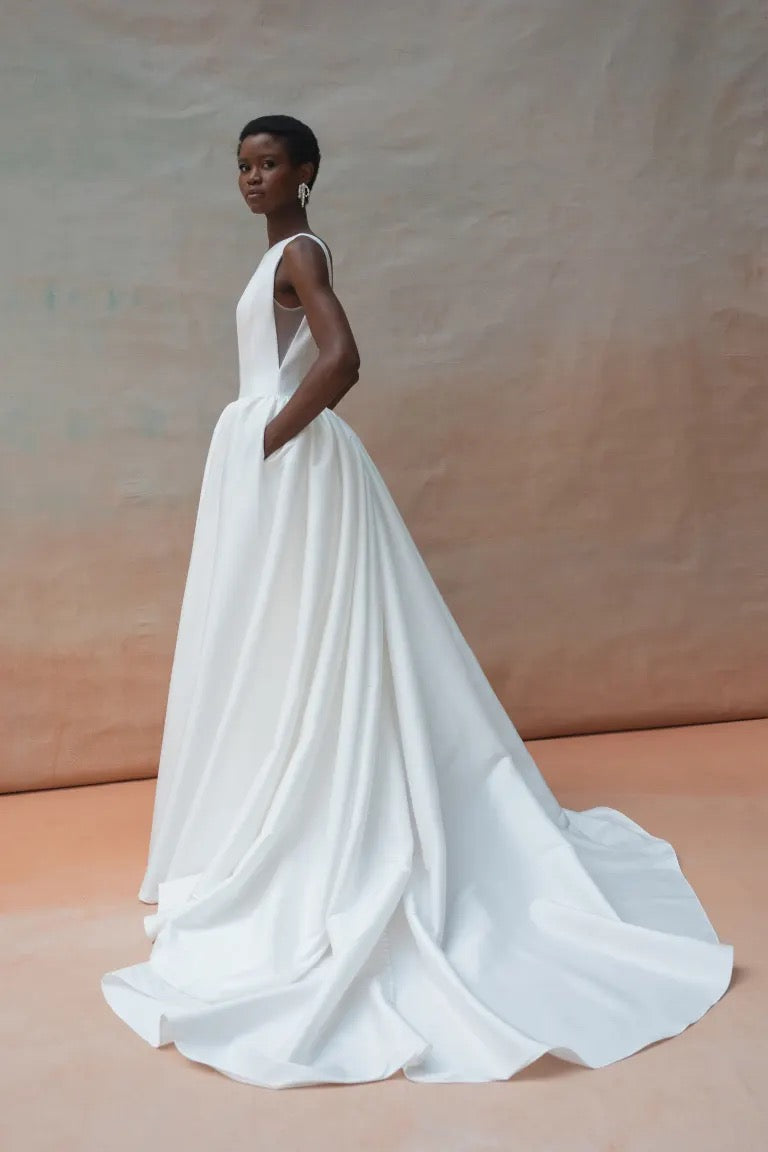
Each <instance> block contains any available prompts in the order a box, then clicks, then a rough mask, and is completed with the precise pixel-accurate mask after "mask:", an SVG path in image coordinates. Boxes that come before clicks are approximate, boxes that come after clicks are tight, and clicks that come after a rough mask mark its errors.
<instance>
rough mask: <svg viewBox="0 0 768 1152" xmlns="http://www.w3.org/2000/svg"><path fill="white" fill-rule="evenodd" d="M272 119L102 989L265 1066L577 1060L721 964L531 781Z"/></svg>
mask: <svg viewBox="0 0 768 1152" xmlns="http://www.w3.org/2000/svg"><path fill="white" fill-rule="evenodd" d="M319 162H320V153H319V150H318V147H317V141H316V140H315V137H314V135H313V134H312V132H311V131H310V130H309V129H308V128H307V127H306V126H305V125H303V124H301V123H300V122H299V121H297V120H294V119H292V118H290V117H285V116H270V117H264V118H262V119H260V120H254V121H252V122H251V123H249V124H247V125H246V127H245V128H244V129H243V131H242V133H241V134H240V143H239V147H238V171H239V182H240V190H241V193H242V195H243V198H244V200H245V202H246V204H247V205H248V207H249V209H250V211H251V212H252V213H253V214H254V215H262V216H264V217H266V222H267V238H268V241H269V247H268V248H267V251H266V253H265V254H264V256H263V258H262V260H261V262H260V264H259V266H258V267H257V269H256V271H255V272H254V274H253V277H252V278H251V280H250V282H249V284H248V285H247V287H246V289H245V291H244V293H243V296H242V297H241V299H240V301H239V303H238V306H237V333H238V343H239V352H240V393H239V396H238V398H237V399H236V400H235V401H233V402H232V403H230V404H228V405H227V406H226V408H225V409H224V411H223V412H222V414H221V417H220V418H219V421H218V423H217V425H216V428H215V431H214V434H213V439H212V442H211V447H210V451H209V455H208V460H207V463H206V467H205V473H204V478H203V483H202V491H201V496H200V506H199V510H198V516H197V522H196V526H195V535H194V541H193V547H192V555H191V560H190V567H189V574H188V578H187V585H186V589H185V593H184V600H183V604H182V610H181V619H180V624H179V633H178V639H177V645H176V652H175V657H174V664H173V672H172V676H171V684H170V691H169V698H168V708H167V714H166V723H165V730H164V734H163V744H162V751H161V757H160V767H159V775H158V782H157V792H156V796H155V809H154V818H153V824H152V836H151V842H150V851H149V861H148V866H147V872H146V875H145V877H144V881H143V884H142V886H141V891H140V898H141V899H142V900H144V901H146V902H148V903H153V902H155V901H157V902H158V907H157V911H156V913H155V914H153V915H151V916H148V917H146V921H145V923H146V927H147V932H148V935H149V936H150V938H151V939H153V940H154V946H153V948H152V952H151V956H150V958H149V960H148V961H147V962H146V963H143V964H137V965H133V966H131V967H128V968H123V969H121V970H119V971H117V972H112V973H109V974H108V975H107V976H105V977H104V979H103V990H104V994H105V996H106V999H107V1001H108V1002H109V1004H110V1005H111V1006H112V1008H113V1009H114V1010H115V1012H117V1013H118V1015H120V1016H121V1017H122V1018H123V1019H124V1020H125V1021H126V1022H127V1023H128V1024H129V1025H130V1026H131V1027H132V1028H134V1029H135V1030H136V1031H137V1032H138V1033H139V1034H140V1035H141V1036H143V1037H144V1038H145V1039H146V1040H148V1041H149V1043H150V1044H153V1045H156V1046H159V1045H163V1044H168V1043H173V1044H175V1045H176V1047H177V1048H178V1049H179V1050H180V1051H181V1052H182V1053H184V1055H186V1056H188V1057H189V1058H190V1059H192V1060H196V1061H201V1062H203V1063H205V1064H209V1065H211V1066H213V1067H215V1068H218V1069H219V1070H220V1071H221V1072H224V1073H225V1074H226V1075H228V1076H231V1077H233V1078H235V1079H238V1080H243V1081H246V1082H249V1083H253V1084H261V1085H265V1086H269V1087H275V1088H277V1087H285V1086H288V1085H296V1084H310V1083H319V1082H332V1081H336V1082H350V1081H368V1080H377V1079H383V1078H385V1077H387V1076H390V1075H392V1074H393V1073H394V1072H396V1071H397V1070H398V1069H400V1068H402V1069H403V1070H404V1072H405V1075H406V1076H407V1077H408V1078H409V1079H411V1080H418V1081H430V1080H431V1081H483V1080H494V1079H505V1078H507V1077H509V1076H512V1075H513V1074H514V1073H515V1072H517V1071H519V1070H520V1069H521V1068H523V1067H525V1066H526V1065H527V1064H529V1063H531V1062H532V1061H534V1060H536V1059H537V1058H538V1057H539V1056H542V1055H543V1054H544V1053H546V1052H552V1053H554V1054H555V1055H557V1056H560V1057H562V1058H563V1059H565V1060H570V1061H573V1062H577V1063H581V1064H584V1065H587V1066H589V1067H593V1068H594V1067H600V1066H603V1065H605V1064H609V1063H611V1062H613V1061H615V1060H620V1059H622V1058H623V1057H625V1056H628V1055H630V1054H631V1053H633V1052H635V1051H637V1050H638V1049H640V1048H642V1047H644V1046H645V1045H647V1044H650V1043H652V1042H653V1041H655V1040H659V1039H661V1038H662V1037H666V1036H672V1035H675V1034H677V1033H679V1032H680V1031H682V1029H684V1028H685V1027H687V1026H688V1025H689V1024H691V1023H692V1022H693V1021H694V1020H697V1019H698V1018H699V1017H700V1016H701V1015H702V1014H703V1013H704V1012H705V1011H706V1010H707V1009H708V1008H709V1007H710V1006H711V1005H712V1004H714V1003H715V1001H716V1000H718V999H719V997H720V996H721V995H722V994H723V992H724V991H725V990H726V988H727V987H728V984H729V981H730V976H731V968H732V961H733V955H732V948H731V947H730V946H729V945H726V944H721V943H720V942H719V941H718V938H717V936H716V934H715V931H714V929H713V927H712V925H711V924H710V922H709V920H708V918H707V916H706V913H705V912H704V909H703V908H702V906H701V904H700V903H699V901H698V899H697V897H696V895H695V893H694V892H693V890H692V889H691V887H690V886H689V884H688V882H687V881H686V879H685V877H684V876H683V874H682V872H681V871H680V867H679V865H678V862H677V857H676V855H675V853H674V850H673V849H672V847H671V846H670V845H669V844H667V843H666V842H664V841H663V840H659V839H656V838H654V837H653V836H651V835H650V834H649V833H647V832H646V831H644V830H643V829H642V828H641V827H639V826H638V825H637V824H635V823H634V822H633V821H632V820H630V819H629V818H628V817H626V816H624V815H622V814H621V813H620V812H616V811H614V810H612V809H609V808H594V809H591V810H590V811H587V812H572V811H568V810H566V809H563V808H561V806H560V805H559V804H558V802H557V800H556V799H555V797H554V796H553V795H552V793H551V792H550V790H549V788H548V787H547V785H546V783H545V781H544V779H543V777H542V776H541V773H540V772H539V770H538V768H537V767H536V764H535V763H534V761H533V760H532V758H531V756H530V755H529V753H528V751H527V750H526V748H525V745H524V744H523V742H522V740H521V739H520V736H519V735H518V733H517V731H516V729H515V727H514V725H513V724H512V722H511V720H510V719H509V717H508V716H507V715H506V713H505V712H504V710H503V708H502V706H501V704H500V702H499V700H498V699H497V698H496V696H495V694H494V692H493V691H492V689H491V687H490V684H489V683H488V681H487V679H486V678H485V676H484V674H483V672H482V670H481V668H480V666H479V664H478V662H477V660H476V659H475V657H474V655H473V654H472V652H471V650H470V649H469V647H468V646H467V644H466V641H465V640H464V638H463V636H462V634H461V632H460V631H459V628H458V626H457V624H456V622H455V621H454V620H453V618H452V616H451V614H450V612H449V610H448V608H447V606H446V604H445V602H444V601H443V599H442V597H441V595H440V593H439V591H438V589H437V588H436V586H435V584H434V582H433V581H432V578H431V576H430V574H429V572H428V570H427V568H426V566H425V564H424V562H423V560H422V558H421V556H420V555H419V553H418V551H417V549H416V546H415V544H414V542H413V540H412V539H411V537H410V535H409V533H408V530H407V528H406V526H405V524H404V523H403V520H402V519H401V517H400V515H399V513H398V511H397V508H396V506H395V504H394V503H393V501H392V498H391V496H390V495H389V492H388V490H387V488H386V486H385V484H384V481H383V480H382V477H381V475H380V474H379V472H378V471H377V469H376V467H375V465H374V463H373V461H372V460H371V458H370V457H369V456H368V454H367V452H366V450H365V448H364V447H363V445H362V443H361V441H360V440H359V439H358V437H357V436H356V435H355V434H354V432H353V431H352V430H351V428H349V427H348V425H347V424H345V423H344V421H343V420H341V419H340V418H339V417H338V416H337V415H336V414H335V413H334V411H333V409H334V407H335V405H336V404H337V403H338V400H339V399H340V398H341V397H342V396H343V395H344V394H345V392H347V391H348V389H349V388H350V387H351V386H352V385H353V384H354V382H355V381H356V380H357V375H358V366H359V357H358V352H357V348H356V346H355V341H354V338H353V336H352V333H351V331H350V328H349V324H348V322H347V318H346V316H345V313H344V310H343V308H342V306H341V304H340V303H339V301H338V299H337V297H336V295H335V294H334V291H333V288H332V268H331V258H330V253H329V252H328V249H327V248H326V246H325V244H324V243H323V241H322V240H320V239H319V238H318V237H317V236H315V235H314V234H313V233H312V232H311V231H310V230H309V225H308V222H307V215H306V203H307V198H308V195H309V192H310V190H311V189H312V187H313V185H314V181H315V177H316V176H317V171H318V165H319Z"/></svg>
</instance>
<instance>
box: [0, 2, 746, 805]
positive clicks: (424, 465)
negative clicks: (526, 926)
mask: <svg viewBox="0 0 768 1152" xmlns="http://www.w3.org/2000/svg"><path fill="white" fill-rule="evenodd" d="M0 72H1V74H2V78H3V79H2V107H3V117H2V125H1V127H0V132H1V133H2V139H0V164H1V165H2V175H3V179H2V182H0V221H1V222H2V223H1V225H0V226H1V227H2V231H3V234H4V239H3V253H4V259H3V273H4V274H3V278H2V283H0V318H1V321H2V325H1V327H2V342H3V344H2V401H1V404H2V407H1V410H0V428H1V441H0V448H1V450H2V455H1V458H0V484H1V486H0V517H1V519H2V524H1V529H2V530H1V533H0V549H1V554H0V614H1V615H2V675H3V688H4V691H3V701H4V706H3V715H2V731H1V733H0V734H1V736H2V743H1V745H0V746H1V747H2V757H0V787H2V788H4V789H6V790H13V789H26V788H42V787H49V786H54V785H66V784H75V783H82V782H90V781H100V780H115V779H124V778H130V777H134V776H147V775H152V774H153V773H154V771H155V770H156V765H157V757H158V751H159V743H160V736H161V731H162V721H163V715H164V709H165V703H166V695H167V689H168V677H169V673H170V665H171V657H172V652H173V643H174V639H175V633H176V626H177V623H178V614H179V608H180V603H181V595H182V591H183V585H184V577H185V574H186V568H187V563H188V560H189V551H190V546H191V541H192V530H193V525H194V515H195V510H196V506H197V498H198V495H199V490H200V482H201V478H202V469H203V464H204V461H205V454H206V450H207V447H208V442H209V439H210V435H211V432H212V429H213V426H214V423H215V421H216V418H217V416H218V414H219V412H220V411H221V409H222V408H223V407H224V405H225V404H227V403H228V402H229V401H230V400H231V399H233V398H234V397H235V396H236V394H237V351H236V345H235V327H234V308H235V303H236V300H237V298H238V297H239V295H240V293H241V291H242V289H243V286H244V285H245V283H246V281H247V280H248V278H249V276H250V274H251V272H252V271H253V269H254V267H255V265H256V263H257V261H258V260H259V258H260V256H261V254H262V252H263V250H264V247H265V235H264V230H263V222H262V220H261V219H260V218H253V217H252V216H251V215H250V213H249V212H248V210H247V209H246V207H245V206H244V205H243V203H242V201H241V200H240V198H239V194H238V192H237V187H236V162H235V142H236V139H237V135H238V132H239V130H240V128H241V127H242V126H243V124H245V122H246V121H247V120H249V119H251V118H252V117H253V116H256V115H259V114H262V113H269V112H275V111H279V112H287V113H290V114H293V115H296V116H299V117H300V118H302V119H304V120H306V121H307V122H308V123H310V124H311V125H312V127H313V128H314V129H315V131H316V133H317V135H318V137H319V140H320V144H321V148H322V151H323V160H322V164H321V167H320V174H319V178H318V181H317V185H316V187H315V190H314V193H313V198H312V205H311V215H310V219H311V224H312V227H313V228H314V230H315V231H317V232H318V233H319V234H320V235H321V236H322V237H323V238H324V239H326V240H327V242H328V243H329V244H330V246H331V248H332V250H333V253H334V257H335V262H336V286H337V290H338V293H339V295H340V297H341V299H342V301H343V302H344V304H345V306H346V308H347V311H348V314H349V316H350V320H351V322H352V325H353V328H354V331H355V334H356V336H357V339H358V343H359V346H360V350H361V354H362V365H363V366H362V372H361V379H360V382H359V384H358V385H357V386H356V387H355V388H354V389H353V390H352V392H351V393H350V394H349V395H348V397H347V398H346V399H345V400H344V401H342V403H341V405H340V406H339V408H338V410H337V411H338V413H339V415H341V416H342V417H343V418H344V419H345V420H347V421H348V422H349V423H350V424H351V425H352V426H353V428H354V429H355V430H356V431H357V432H358V434H359V435H360V436H361V437H362V439H363V441H364V443H365V444H366V447H367V448H368V450H369V452H370V453H371V456H372V457H373V459H374V461H375V462H376V464H377V466H378V467H379V469H380V471H381V472H382V474H383V476H384V478H385V480H386V482H387V484H388V485H389V486H390V489H391V491H392V493H393V496H394V497H395V499H396V501H397V503H398V505H399V507H400V509H401V511H402V513H403V516H404V518H405V520H406V522H407V524H408V526H409V528H410V529H411V531H412V533H413V536H414V538H415V540H416V542H417V544H418V545H419V547H420V549H421V550H422V553H423V555H424V558H425V560H426V562H427V564H428V566H429V568H430V570H431V571H432V573H433V575H434V577H435V580H436V582H437V584H438V586H439V588H440V589H441V591H442V593H443V595H444V596H445V598H446V600H447V602H448V604H449V606H450V608H451V610H452V611H453V613H454V615H455V617H456V619H457V621H458V623H459V626H460V627H461V629H462V631H463V632H464V634H465V636H466V638H467V640H468V641H469V643H470V644H471V645H472V647H473V649H474V650H475V652H476V654H477V656H478V658H479V660H480V662H481V664H482V665H483V667H484V669H485V671H486V672H487V674H488V676H489V678H490V680H491V683H492V684H493V686H494V688H495V690H496V692H497V693H498V695H499V696H500V698H501V700H502V701H503V703H504V705H505V706H506V707H507V709H508V710H509V712H510V715H511V716H512V718H513V720H514V722H515V724H516V725H517V727H518V728H519V730H520V732H521V734H522V735H523V736H524V737H528V738H529V737H534V736H544V735H557V734H564V733H578V732H592V731H600V730H607V729H617V728H628V727H639V726H651V725H665V724H680V723H691V722H699V721H700V722H706V721H715V720H724V719H730V718H738V717H753V716H761V715H765V714H766V712H768V660H767V659H766V651H767V647H768V532H766V526H767V523H768V517H767V516H766V512H767V510H768V372H767V371H766V369H767V368H768V253H767V250H766V235H768V196H767V195H766V192H767V188H766V174H767V171H768V160H767V159H766V158H767V157H768V147H766V76H768V24H766V20H765V6H764V3H763V0H616V2H615V3H612V4H608V3H605V2H604V0H546V2H542V0H503V2H502V0H485V2H484V3H470V2H469V0H424V2H419V3H413V2H412V0H400V2H397V3H393V4H386V5H377V4H367V5H366V4H360V3H352V2H351V0H340V2H334V0H327V2H326V3H324V4H321V5H318V4H312V3H310V2H309V0H303V2H298V0H279V2H278V0H264V2H261V3H259V2H258V0H256V2H252V0H248V2H246V0H240V2H239V3H230V4H226V5H224V6H222V5H218V4H215V3H213V0H162V3H157V2H156V0H132V2H131V3H130V4H128V3H124V2H119V0H59V2H56V3H54V0H35V2H34V3H31V4H30V3H29V2H28V0H24V2H22V0H5V3H4V5H3V33H2V39H1V40H0ZM616 770H617V771H620V770H621V765H620V764H617V765H616ZM724 770H727V765H724Z"/></svg>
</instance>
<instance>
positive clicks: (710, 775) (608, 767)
mask: <svg viewBox="0 0 768 1152" xmlns="http://www.w3.org/2000/svg"><path fill="white" fill-rule="evenodd" d="M530 748H531V750H532V752H533V755H534V756H535V757H536V759H537V761H538V763H539V765H540V766H541V769H542V771H543V772H544V774H545V775H546V777H547V779H548V780H549V782H550V784H551V785H552V786H553V787H554V789H555V791H556V793H557V795H558V797H559V799H560V801H561V803H563V804H565V805H566V806H567V807H569V808H587V807H591V806H592V805H595V804H608V805H611V806H612V807H616V808H620V809H622V810H623V811H625V812H626V813H627V814H628V815H630V816H631V817H632V818H633V819H634V820H637V821H639V822H640V823H641V824H643V825H644V826H645V827H647V828H648V829H649V830H650V831H651V832H653V833H654V834H655V835H658V836H663V837H664V838H665V839H668V840H670V841H671V842H672V843H673V844H674V846H675V848H676V849H677V852H678V856H679V857H680V861H681V864H682V867H683V870H684V872H685V873H686V875H687V876H688V878H689V880H690V881H691V883H692V884H693V886H694V888H695V889H696V891H697V892H698V894H699V896H700V898H701V900H702V902H703V903H704V906H705V907H706V908H707V911H708V912H709V915H710V918H711V919H712V922H713V923H714V925H715V928H716V929H717V932H718V934H719V935H720V937H721V939H723V940H725V941H728V942H729V943H732V944H733V945H734V946H735V953H736V971H735V974H734V979H733V983H732V986H731V988H730V990H729V991H728V992H727V993H726V995H725V997H724V998H723V999H722V1000H721V1001H720V1002H719V1003H718V1004H716V1005H715V1007H714V1008H713V1009H712V1010H711V1011H710V1012H709V1013H708V1014H707V1015H706V1016H705V1017H704V1019H703V1020H701V1021H699V1022H698V1023H697V1024H694V1025H693V1026H692V1027H691V1028H689V1029H688V1030H687V1031H686V1032H684V1033H683V1034H682V1035H680V1036H677V1037H674V1038H672V1039H670V1040H666V1041H663V1042H662V1043H659V1044H656V1045H654V1046H653V1047H651V1048H648V1049H646V1050H644V1051H643V1052H640V1053H638V1054H637V1055H635V1056H633V1057H631V1058H630V1059H628V1060H624V1061H622V1062H621V1063H619V1064H615V1065H613V1066H611V1067H609V1068H605V1069H600V1070H596V1071H593V1070H589V1069H583V1068H580V1067H576V1066H574V1065H570V1064H565V1063H563V1062H561V1061H558V1060H556V1059H554V1058H552V1057H545V1058H544V1059H542V1060H540V1061H538V1062H537V1063H536V1064H534V1065H532V1066H531V1067H529V1068H527V1069H526V1070H525V1071H524V1072H522V1073H520V1074H519V1075H518V1076H516V1077H515V1078H514V1079H512V1080H510V1081H507V1082H504V1083H493V1084H480V1085H472V1084H466V1085H420V1084H411V1083H409V1082H408V1081H407V1080H405V1079H404V1078H403V1076H402V1074H399V1075H398V1076H396V1077H393V1078H392V1079H390V1080H388V1081H385V1082H383V1083H377V1084H363V1085H351V1086H319V1087H312V1088H296V1089H289V1090H283V1091H279V1092H278V1091H271V1090H268V1089H260V1088H254V1087H250V1086H247V1085H243V1084H238V1083H235V1082H233V1081H231V1080H227V1079H226V1078H225V1077H223V1076H221V1075H219V1074H218V1073H216V1072H213V1071H211V1070H209V1069H206V1068H203V1067H201V1066H199V1065H195V1064H192V1063H190V1062H188V1061H187V1060H185V1059H184V1057H183V1056H181V1055H179V1053H178V1052H176V1051H175V1049H173V1048H165V1049H159V1050H155V1049H152V1048H149V1047H148V1046H147V1045H146V1044H144V1043H143V1041H141V1040H139V1039H138V1037H136V1036H135V1035H134V1034H133V1033H132V1032H130V1031H129V1029H128V1028H126V1027H125V1025H123V1024H122V1023H121V1022H120V1021H119V1020H118V1019H117V1018H116V1017H115V1016H113V1014H112V1013H111V1012H110V1010H109V1009H108V1008H107V1006H106V1004H105V1003H104V1001H103V1000H102V996H101V992H100V988H99V977H100V976H101V974H102V973H103V972H105V971H107V970H108V969H111V968H116V967H120V966H122V965H125V964H129V963H132V962H135V961H137V960H140V959H142V958H143V957H145V956H146V955H147V953H148V951H149V946H150V945H149V941H148V940H147V939H146V937H145V936H144V934H143V924H142V916H143V915H144V913H145V911H146V909H145V908H144V907H143V906H142V905H141V904H139V903H138V901H137V900H136V890H137V888H138V884H139V880H140V878H141V873H142V871H143V866H144V859H145V850H146V843H147V836H148V831H149V821H150V817H151V810H152V796H153V790H154V781H151V780H147V781H134V782H132V783H126V784H105V785H100V786H96V787H87V788H72V789H64V790H60V791H53V792H34V793H25V794H17V795H10V796H1V797H0V843H1V844H2V853H3V856H2V859H3V869H2V871H3V875H2V918H1V919H0V934H1V935H0V967H1V974H2V983H1V985H0V987H1V988H2V1013H1V1015H0V1025H1V1029H2V1031H1V1033H0V1061H1V1062H2V1063H1V1065H0V1147H1V1148H2V1152H42V1150H45V1152H154V1150H155V1149H163V1150H171V1149H183V1150H184V1152H203V1150H205V1152H240V1150H242V1152H323V1150H324V1149H334V1150H335V1152H544V1150H546V1152H561V1150H562V1152H609V1150H610V1152H640V1150H642V1152H666V1150H667V1149H675V1150H677V1152H688V1150H692V1152H693V1150H695V1152H765V1150H766V1149H768V1090H767V1089H766V1081H767V1078H768V1043H767V1042H766V1032H767V1031H768V978H767V977H766V952H767V951H768V900H766V886H767V884H768V834H767V833H766V830H767V829H768V763H767V760H768V757H766V748H768V720H754V721H744V722H741V723H735V724H712V725H702V726H698V727H695V728H673V729H657V730H653V731H646V732H633V733H617V734H610V735H604V736H589V737H576V738H568V739H559V740H542V741H532V742H531V744H530Z"/></svg>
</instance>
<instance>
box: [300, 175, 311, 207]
mask: <svg viewBox="0 0 768 1152" xmlns="http://www.w3.org/2000/svg"><path fill="white" fill-rule="evenodd" d="M298 192H299V200H300V202H301V206H302V208H303V207H304V205H305V204H306V202H307V200H309V184H306V183H305V182H304V181H303V180H302V182H301V184H299V189H298Z"/></svg>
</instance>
